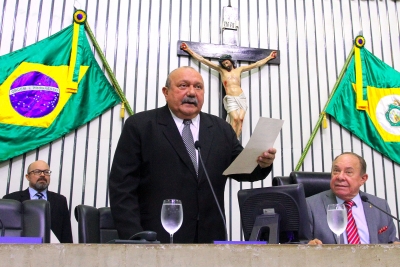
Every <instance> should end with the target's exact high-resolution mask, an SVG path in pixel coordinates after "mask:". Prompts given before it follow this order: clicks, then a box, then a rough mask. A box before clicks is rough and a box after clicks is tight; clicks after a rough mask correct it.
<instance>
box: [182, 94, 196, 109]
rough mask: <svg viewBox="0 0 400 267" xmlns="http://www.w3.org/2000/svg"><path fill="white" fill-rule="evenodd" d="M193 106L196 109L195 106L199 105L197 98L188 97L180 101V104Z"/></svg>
mask: <svg viewBox="0 0 400 267" xmlns="http://www.w3.org/2000/svg"><path fill="white" fill-rule="evenodd" d="M186 103H187V104H193V105H195V106H196V107H197V105H198V104H199V102H198V101H197V98H195V97H189V96H185V98H184V99H183V100H182V104H186Z"/></svg>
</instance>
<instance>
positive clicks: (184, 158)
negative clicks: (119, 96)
mask: <svg viewBox="0 0 400 267" xmlns="http://www.w3.org/2000/svg"><path fill="white" fill-rule="evenodd" d="M199 142H200V144H201V155H202V158H203V160H204V164H205V166H206V169H207V172H208V174H209V177H210V180H211V183H212V185H213V187H214V191H215V194H216V195H217V198H218V202H219V204H220V206H221V208H222V210H223V212H224V190H225V183H226V181H227V177H225V176H223V175H222V173H223V171H224V170H225V169H226V168H227V167H228V166H229V165H230V164H231V162H232V161H233V160H234V159H235V158H236V156H237V155H238V154H239V153H240V152H241V151H242V149H243V148H242V146H241V145H240V143H239V142H238V140H237V138H236V134H235V132H234V131H233V129H232V127H231V126H230V125H229V124H228V123H227V122H226V121H224V120H222V119H220V118H218V117H216V116H213V115H209V114H205V113H200V129H199ZM254 161H256V159H254ZM199 166H200V167H199V176H198V178H197V177H196V172H195V169H194V167H193V164H192V161H191V160H190V156H189V154H188V152H187V150H186V148H185V145H184V143H183V141H182V137H181V135H180V133H179V131H178V128H177V127H176V124H175V122H174V120H173V118H172V116H171V113H170V111H169V109H168V107H167V106H164V107H162V108H158V109H155V110H150V111H145V112H141V113H138V114H135V115H133V116H131V117H129V118H128V119H127V120H126V123H125V125H124V128H123V130H122V133H121V136H120V139H119V142H118V145H117V149H116V151H115V155H114V160H113V165H112V168H111V173H110V180H109V189H110V204H111V210H112V215H113V218H114V222H115V225H116V228H117V230H118V234H119V237H120V238H121V239H127V238H129V237H130V236H131V235H133V234H135V233H137V232H139V231H143V230H152V231H155V232H157V234H158V236H157V239H158V240H160V241H161V242H164V243H168V242H169V234H168V233H167V232H166V231H165V230H164V228H163V227H162V224H161V219H160V218H161V217H160V214H161V207H162V203H163V200H164V199H171V198H175V199H180V200H181V201H182V206H183V223H182V226H181V228H180V229H179V230H178V231H177V232H176V233H175V234H174V242H176V243H193V242H194V240H195V235H196V226H198V229H197V234H198V242H199V243H210V242H213V240H224V239H225V234H224V233H225V230H224V224H223V220H222V218H221V215H220V213H219V210H218V207H217V205H216V203H215V200H214V197H213V195H212V191H211V189H210V186H209V184H208V182H207V179H206V176H205V174H204V170H203V168H202V167H201V165H200V164H199ZM271 168H272V167H268V168H265V169H261V168H260V167H257V168H256V169H255V170H254V171H253V173H252V174H246V175H245V174H244V175H232V176H231V178H234V179H236V180H238V181H245V180H246V181H256V180H261V179H264V178H265V177H266V176H267V175H268V173H269V172H270V170H271ZM236 219H237V220H240V218H236ZM197 222H198V224H197Z"/></svg>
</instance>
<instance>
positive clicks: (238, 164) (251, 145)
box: [223, 117, 284, 175]
mask: <svg viewBox="0 0 400 267" xmlns="http://www.w3.org/2000/svg"><path fill="white" fill-rule="evenodd" d="M283 122H284V121H283V120H279V119H271V118H264V117H260V119H259V120H258V122H257V126H256V128H255V130H254V133H253V135H252V136H251V138H250V140H249V142H248V143H247V145H246V147H245V148H244V149H243V151H242V152H241V153H240V154H239V156H237V158H236V159H235V160H234V161H233V162H232V164H231V165H230V166H229V167H228V168H227V169H226V170H225V171H224V173H223V174H224V175H230V174H238V173H252V172H253V171H254V169H255V168H256V167H257V165H258V164H257V157H258V156H260V155H261V153H262V152H264V151H267V150H268V149H269V148H272V147H273V145H274V143H275V140H276V138H277V137H278V135H279V132H280V131H281V128H282V125H283Z"/></svg>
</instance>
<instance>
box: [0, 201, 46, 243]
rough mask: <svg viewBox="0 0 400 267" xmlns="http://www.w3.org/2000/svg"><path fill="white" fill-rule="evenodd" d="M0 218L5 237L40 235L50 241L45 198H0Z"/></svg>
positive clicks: (43, 240) (44, 240)
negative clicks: (22, 199)
mask: <svg viewBox="0 0 400 267" xmlns="http://www.w3.org/2000/svg"><path fill="white" fill-rule="evenodd" d="M0 220H1V222H2V223H3V227H4V236H6V237H41V238H42V242H43V243H50V226H51V217H50V203H49V202H48V201H46V200H26V201H24V202H22V203H21V202H19V201H17V200H13V199H0Z"/></svg>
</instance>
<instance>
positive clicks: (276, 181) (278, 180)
mask: <svg viewBox="0 0 400 267" xmlns="http://www.w3.org/2000/svg"><path fill="white" fill-rule="evenodd" d="M288 184H292V182H291V179H290V177H288V176H274V178H272V186H279V185H288Z"/></svg>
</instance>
